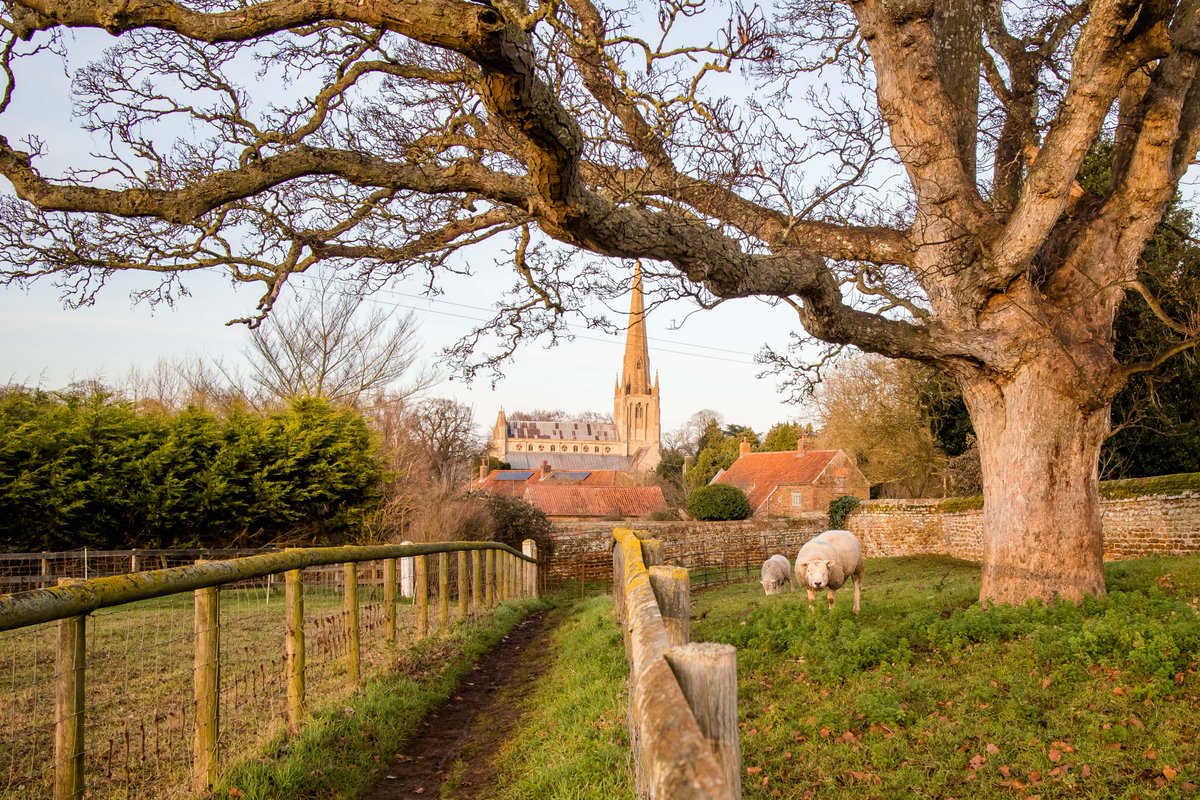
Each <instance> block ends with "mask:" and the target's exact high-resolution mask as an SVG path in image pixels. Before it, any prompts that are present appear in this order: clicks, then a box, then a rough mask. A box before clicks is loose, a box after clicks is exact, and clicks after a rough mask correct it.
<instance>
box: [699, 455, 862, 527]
mask: <svg viewBox="0 0 1200 800" xmlns="http://www.w3.org/2000/svg"><path fill="white" fill-rule="evenodd" d="M709 483H726V484H729V485H731V486H736V487H738V488H739V489H741V490H742V491H743V492H745V493H746V497H747V498H748V499H749V501H750V508H751V509H752V513H753V514H754V516H762V517H794V516H798V515H800V514H804V513H808V512H812V511H820V512H824V511H826V510H827V509H828V508H829V502H830V501H831V500H834V499H835V498H838V497H841V496H842V495H853V496H854V497H857V498H859V499H861V500H867V499H869V498H870V496H871V484H870V483H868V482H867V478H866V476H865V475H863V474H862V471H861V470H859V468H858V466H857V465H856V464H855V463H854V459H852V458H850V457H849V456H848V455H846V454H845V453H844V452H843V451H841V450H809V449H808V441H807V437H805V438H803V439H801V441H800V445H799V446H798V447H797V449H795V450H783V451H775V452H766V453H752V452H750V444H749V443H748V442H745V441H743V442H742V447H741V452H740V454H739V455H738V459H737V460H736V461H734V462H733V463H732V464H731V465H729V468H728V469H725V470H722V471H721V472H718V473H717V474H716V476H715V477H714V478H713V479H712V480H711V481H709Z"/></svg>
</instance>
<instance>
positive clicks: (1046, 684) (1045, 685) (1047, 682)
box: [1042, 678, 1054, 689]
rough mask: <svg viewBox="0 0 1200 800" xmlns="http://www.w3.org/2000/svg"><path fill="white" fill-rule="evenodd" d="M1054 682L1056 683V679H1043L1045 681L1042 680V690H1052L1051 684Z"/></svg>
mask: <svg viewBox="0 0 1200 800" xmlns="http://www.w3.org/2000/svg"><path fill="white" fill-rule="evenodd" d="M1053 682H1054V679H1053V678H1045V679H1043V680H1042V688H1043V689H1049V688H1050V684H1051V683H1053Z"/></svg>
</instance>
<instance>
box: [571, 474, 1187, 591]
mask: <svg viewBox="0 0 1200 800" xmlns="http://www.w3.org/2000/svg"><path fill="white" fill-rule="evenodd" d="M938 504H939V501H937V500H869V501H866V502H864V503H863V504H862V505H860V506H859V507H858V509H857V510H855V512H854V513H853V514H851V515H850V518H849V519H848V520H847V521H846V526H847V527H848V528H849V529H850V530H852V531H854V533H855V534H856V535H857V536H858V538H859V540H860V541H861V542H862V544H863V551H864V553H865V555H866V556H867V557H868V558H879V557H884V556H911V555H924V554H948V555H951V556H954V557H955V558H962V559H966V560H968V561H979V560H980V559H981V558H982V555H983V548H982V544H981V542H982V530H983V512H982V511H979V510H975V511H957V512H953V513H945V512H940V511H938ZM1101 506H1102V508H1103V511H1104V558H1105V559H1106V560H1117V559H1123V558H1140V557H1142V556H1148V555H1179V554H1182V553H1194V552H1198V551H1200V492H1189V493H1184V494H1181V495H1170V496H1167V495H1151V496H1145V497H1138V498H1133V499H1129V500H1103V501H1101ZM626 524H629V525H631V526H632V527H636V528H642V529H646V530H650V531H651V532H652V534H653V535H654V536H655V537H656V538H659V539H662V540H663V541H664V542H665V543H666V544H665V548H666V556H667V562H668V563H671V564H680V565H682V566H685V567H688V568H689V569H693V570H697V569H700V568H701V567H707V568H708V569H719V570H721V569H723V570H725V571H736V570H742V571H743V572H744V573H746V574H750V575H754V576H757V575H758V570H759V568H760V567H761V566H762V562H763V560H764V559H765V558H766V557H767V556H769V555H771V554H773V553H783V554H784V555H786V556H787V557H788V559H789V560H791V559H795V557H796V551H798V550H799V549H800V546H801V545H802V544H804V543H805V542H807V541H808V540H809V539H811V538H812V537H813V536H815V535H816V534H817V533H819V532H821V531H822V530H824V529H825V515H824V514H819V513H808V514H804V515H802V516H800V517H798V518H792V519H758V518H756V519H748V520H743V521H741V522H639V523H626ZM613 526H614V523H612V522H582V523H562V524H560V525H559V526H558V529H557V532H556V533H555V534H554V562H553V564H552V565H551V579H552V580H553V581H554V582H556V583H564V582H578V581H579V580H581V579H582V580H585V581H608V580H610V579H611V577H612V560H611V556H610V554H609V541H610V538H611V536H612V529H613Z"/></svg>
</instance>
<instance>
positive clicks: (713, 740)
mask: <svg viewBox="0 0 1200 800" xmlns="http://www.w3.org/2000/svg"><path fill="white" fill-rule="evenodd" d="M664 655H665V656H666V659H667V663H668V664H670V665H671V670H672V671H673V672H674V673H675V679H676V680H677V681H679V688H680V689H682V690H683V696H684V697H685V698H686V699H687V702H688V706H689V707H690V708H691V709H692V714H693V715H694V716H695V717H696V722H697V723H699V725H700V732H701V733H703V734H704V738H705V739H706V740H707V741H708V745H709V747H710V748H712V751H713V753H714V754H715V755H716V757H717V761H718V762H719V763H720V765H721V772H722V774H724V776H725V781H726V783H727V784H728V785H729V789H730V793H731V795H732V796H733V797H741V796H742V751H741V745H740V744H739V742H738V724H737V723H738V719H737V717H738V713H737V650H736V649H735V648H734V646H733V645H731V644H714V643H711V642H700V643H693V644H685V645H681V646H679V647H672V648H669V649H668V650H667V651H666V653H665V654H664Z"/></svg>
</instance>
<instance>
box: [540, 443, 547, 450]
mask: <svg viewBox="0 0 1200 800" xmlns="http://www.w3.org/2000/svg"><path fill="white" fill-rule="evenodd" d="M545 449H546V445H544V444H539V445H538V450H545Z"/></svg>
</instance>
